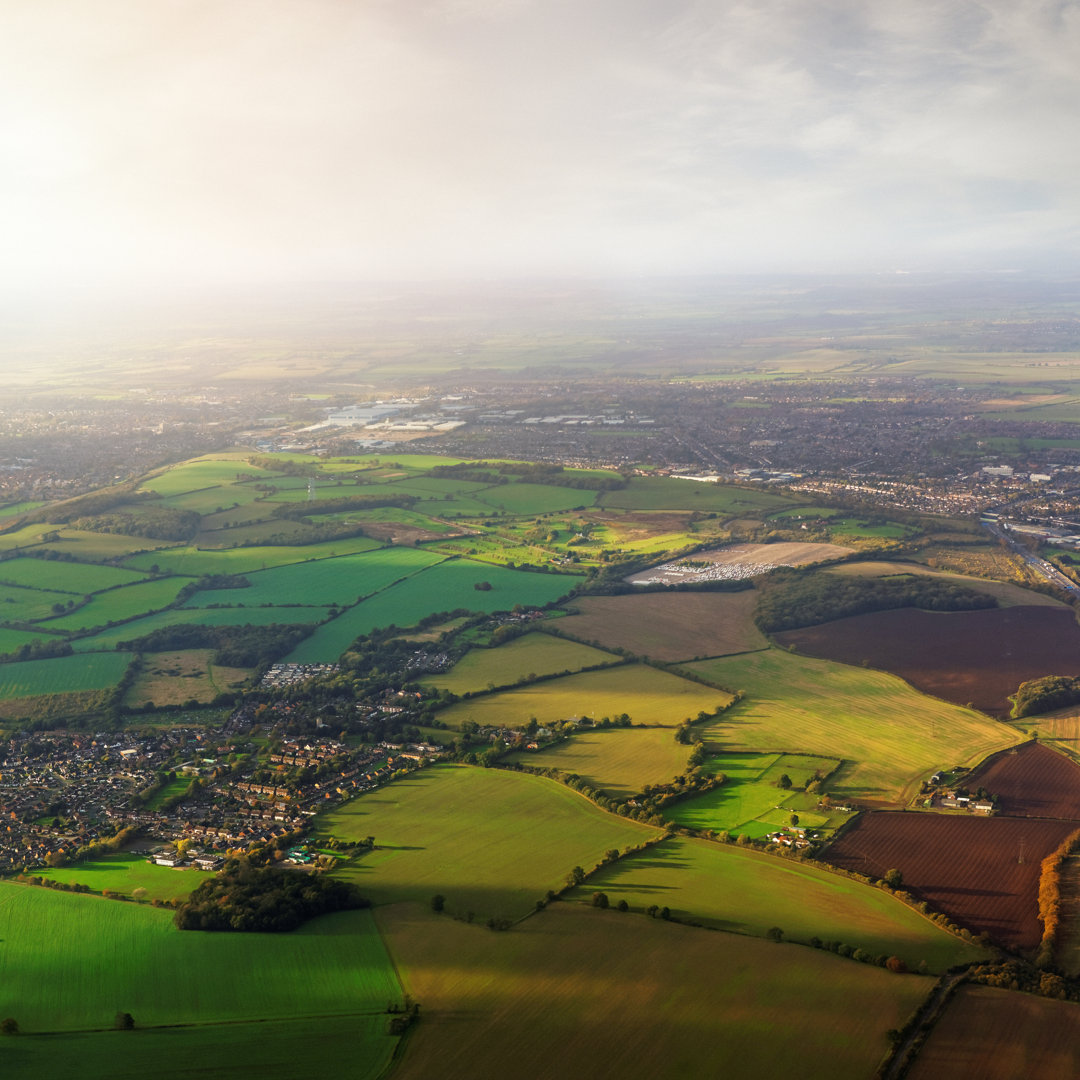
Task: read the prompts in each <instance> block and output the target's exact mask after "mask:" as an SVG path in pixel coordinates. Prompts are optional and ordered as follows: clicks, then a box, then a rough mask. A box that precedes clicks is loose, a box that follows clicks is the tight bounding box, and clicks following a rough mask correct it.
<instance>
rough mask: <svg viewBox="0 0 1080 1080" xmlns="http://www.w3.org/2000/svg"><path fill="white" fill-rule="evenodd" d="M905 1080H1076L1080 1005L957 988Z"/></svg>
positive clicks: (992, 990) (980, 988)
mask: <svg viewBox="0 0 1080 1080" xmlns="http://www.w3.org/2000/svg"><path fill="white" fill-rule="evenodd" d="M907 1076H908V1077H909V1078H910V1080H948V1078H949V1077H957V1076H969V1077H978V1078H979V1080H1016V1077H1020V1076H1022V1077H1025V1078H1027V1080H1064V1077H1067V1076H1080V1005H1077V1004H1075V1003H1073V1002H1069V1001H1053V1000H1051V999H1049V998H1043V997H1035V996H1034V995H1032V994H1018V993H1015V992H1013V991H1009V990H998V989H995V988H994V987H991V986H961V987H960V990H959V992H958V993H957V995H956V997H955V998H953V1000H952V1001H951V1002H950V1003H949V1006H948V1008H947V1009H946V1010H945V1015H944V1016H943V1017H942V1018H941V1019H940V1020H939V1021H938V1022H937V1023H936V1024H935V1025H934V1028H933V1030H932V1031H931V1032H930V1035H929V1037H928V1038H927V1040H926V1043H925V1044H924V1045H923V1047H922V1049H921V1050H920V1051H919V1055H918V1057H917V1058H916V1059H915V1064H914V1065H913V1066H912V1067H911V1070H910V1071H909V1072H908V1073H907Z"/></svg>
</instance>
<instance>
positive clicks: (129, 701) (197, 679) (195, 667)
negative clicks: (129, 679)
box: [124, 649, 251, 706]
mask: <svg viewBox="0 0 1080 1080" xmlns="http://www.w3.org/2000/svg"><path fill="white" fill-rule="evenodd" d="M212 657H213V650H211V649H186V650H183V651H179V652H162V653H147V654H146V655H145V656H144V657H143V667H142V670H141V671H140V672H139V673H138V675H136V676H135V681H134V682H133V683H132V684H131V688H130V689H129V690H128V692H127V696H126V697H125V699H124V704H125V705H132V706H139V705H143V704H144V703H145V702H147V701H152V702H153V703H154V704H155V705H159V706H160V705H183V704H185V703H186V702H188V701H196V702H198V703H199V704H207V703H208V702H211V701H213V700H214V698H215V697H217V695H218V694H223V693H231V692H233V691H235V690H238V689H240V687H242V686H243V685H244V684H245V683H246V682H247V680H248V679H249V677H250V676H251V670H250V669H249V668H232V667H219V666H217V665H215V664H212V663H211V658H212Z"/></svg>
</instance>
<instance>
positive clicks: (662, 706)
mask: <svg viewBox="0 0 1080 1080" xmlns="http://www.w3.org/2000/svg"><path fill="white" fill-rule="evenodd" d="M730 700H731V695H730V694H726V693H724V692H723V691H722V690H715V689H713V688H712V687H711V686H702V685H701V684H700V683H694V682H690V681H689V680H687V679H681V678H679V676H678V675H672V674H671V673H670V672H667V671H660V670H658V669H657V668H653V667H649V666H648V665H647V664H628V665H623V666H621V667H617V668H611V669H607V670H602V671H585V672H582V673H581V674H580V675H568V676H566V677H565V678H562V679H552V680H550V681H549V682H544V683H538V684H536V685H535V686H522V687H519V688H518V689H516V690H507V691H506V692H505V693H501V694H486V695H484V696H483V697H479V698H473V699H472V700H470V701H459V702H457V703H456V704H454V705H451V706H450V707H449V708H448V709H444V710H443V711H442V712H440V713H439V719H440V720H443V721H444V722H445V723H446V724H447V725H448V726H449V727H451V728H459V727H460V726H461V723H462V721H464V720H475V721H476V722H477V723H478V724H479V725H480V726H481V727H485V726H487V725H492V726H497V727H501V726H504V725H510V726H515V725H518V724H520V725H524V724H527V723H528V722H529V719H530V718H531V717H533V716H535V717H536V719H537V720H539V721H540V722H541V723H542V724H551V723H557V722H558V721H560V720H567V719H569V718H570V717H581V716H589V717H592V719H594V720H599V719H602V718H603V717H605V716H609V717H611V718H612V719H614V718H615V717H617V716H620V715H621V714H622V713H628V714H629V715H630V718H631V720H632V721H633V722H634V723H636V724H659V725H664V726H667V727H676V726H678V725H679V724H681V723H682V722H683V721H684V720H685V719H687V718H688V717H690V718H692V717H695V716H697V714H698V713H699V712H712V711H713V710H714V709H717V708H719V707H720V706H721V705H724V704H726V703H727V702H728V701H730Z"/></svg>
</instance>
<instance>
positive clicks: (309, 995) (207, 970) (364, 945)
mask: <svg viewBox="0 0 1080 1080" xmlns="http://www.w3.org/2000/svg"><path fill="white" fill-rule="evenodd" d="M0 926H2V927H3V934H2V937H3V940H2V941H0V968H2V970H3V972H4V979H3V980H2V981H0V1016H12V1017H14V1018H15V1019H16V1020H17V1021H18V1022H19V1026H20V1027H21V1028H22V1030H24V1031H26V1032H30V1033H32V1032H40V1031H71V1030H79V1029H88V1028H109V1027H111V1026H112V1022H113V1016H114V1014H115V1013H116V1012H117V1011H126V1012H130V1013H132V1014H133V1015H135V1016H136V1020H137V1022H138V1023H139V1024H141V1025H145V1026H147V1027H153V1026H157V1025H160V1024H201V1023H210V1022H217V1023H222V1022H226V1021H230V1020H255V1019H278V1018H280V1019H288V1018H294V1017H296V1016H297V1015H298V1014H301V1013H302V1014H303V1015H305V1016H309V1017H317V1016H320V1015H341V1014H343V1013H352V1014H356V1013H378V1012H382V1011H383V1010H384V1009H385V1008H386V1004H387V1002H388V1001H394V1000H399V999H400V993H399V990H398V986H397V980H396V978H395V977H394V971H393V968H392V967H391V965H390V963H389V962H388V959H387V956H386V951H385V949H384V948H383V944H382V941H381V940H380V938H379V935H378V932H377V931H376V929H375V925H374V922H373V921H372V918H371V913H370V912H368V911H351V912H343V913H340V914H337V915H328V916H323V917H322V918H319V919H314V920H312V921H311V922H309V923H307V924H306V925H305V926H303V927H301V928H300V929H299V930H295V931H293V932H292V933H289V934H211V933H200V932H197V931H186V932H181V931H179V930H177V929H176V928H175V927H174V926H173V924H172V912H170V911H167V910H160V909H156V908H152V907H150V906H149V905H146V904H131V903H124V902H122V901H117V900H105V899H102V898H101V897H95V896H80V895H76V894H73V893H64V892H54V891H52V890H46V889H41V888H35V887H33V886H24V885H18V884H13V883H8V882H0Z"/></svg>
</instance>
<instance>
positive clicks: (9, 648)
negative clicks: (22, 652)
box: [0, 626, 56, 656]
mask: <svg viewBox="0 0 1080 1080" xmlns="http://www.w3.org/2000/svg"><path fill="white" fill-rule="evenodd" d="M54 640H56V639H55V638H52V637H50V636H49V635H48V634H34V633H31V632H30V631H29V630H9V629H7V628H6V627H3V626H0V656H3V655H4V653H13V652H14V651H15V650H16V649H18V648H21V647H22V646H23V645H31V644H33V643H34V642H35V641H37V642H42V641H54Z"/></svg>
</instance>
